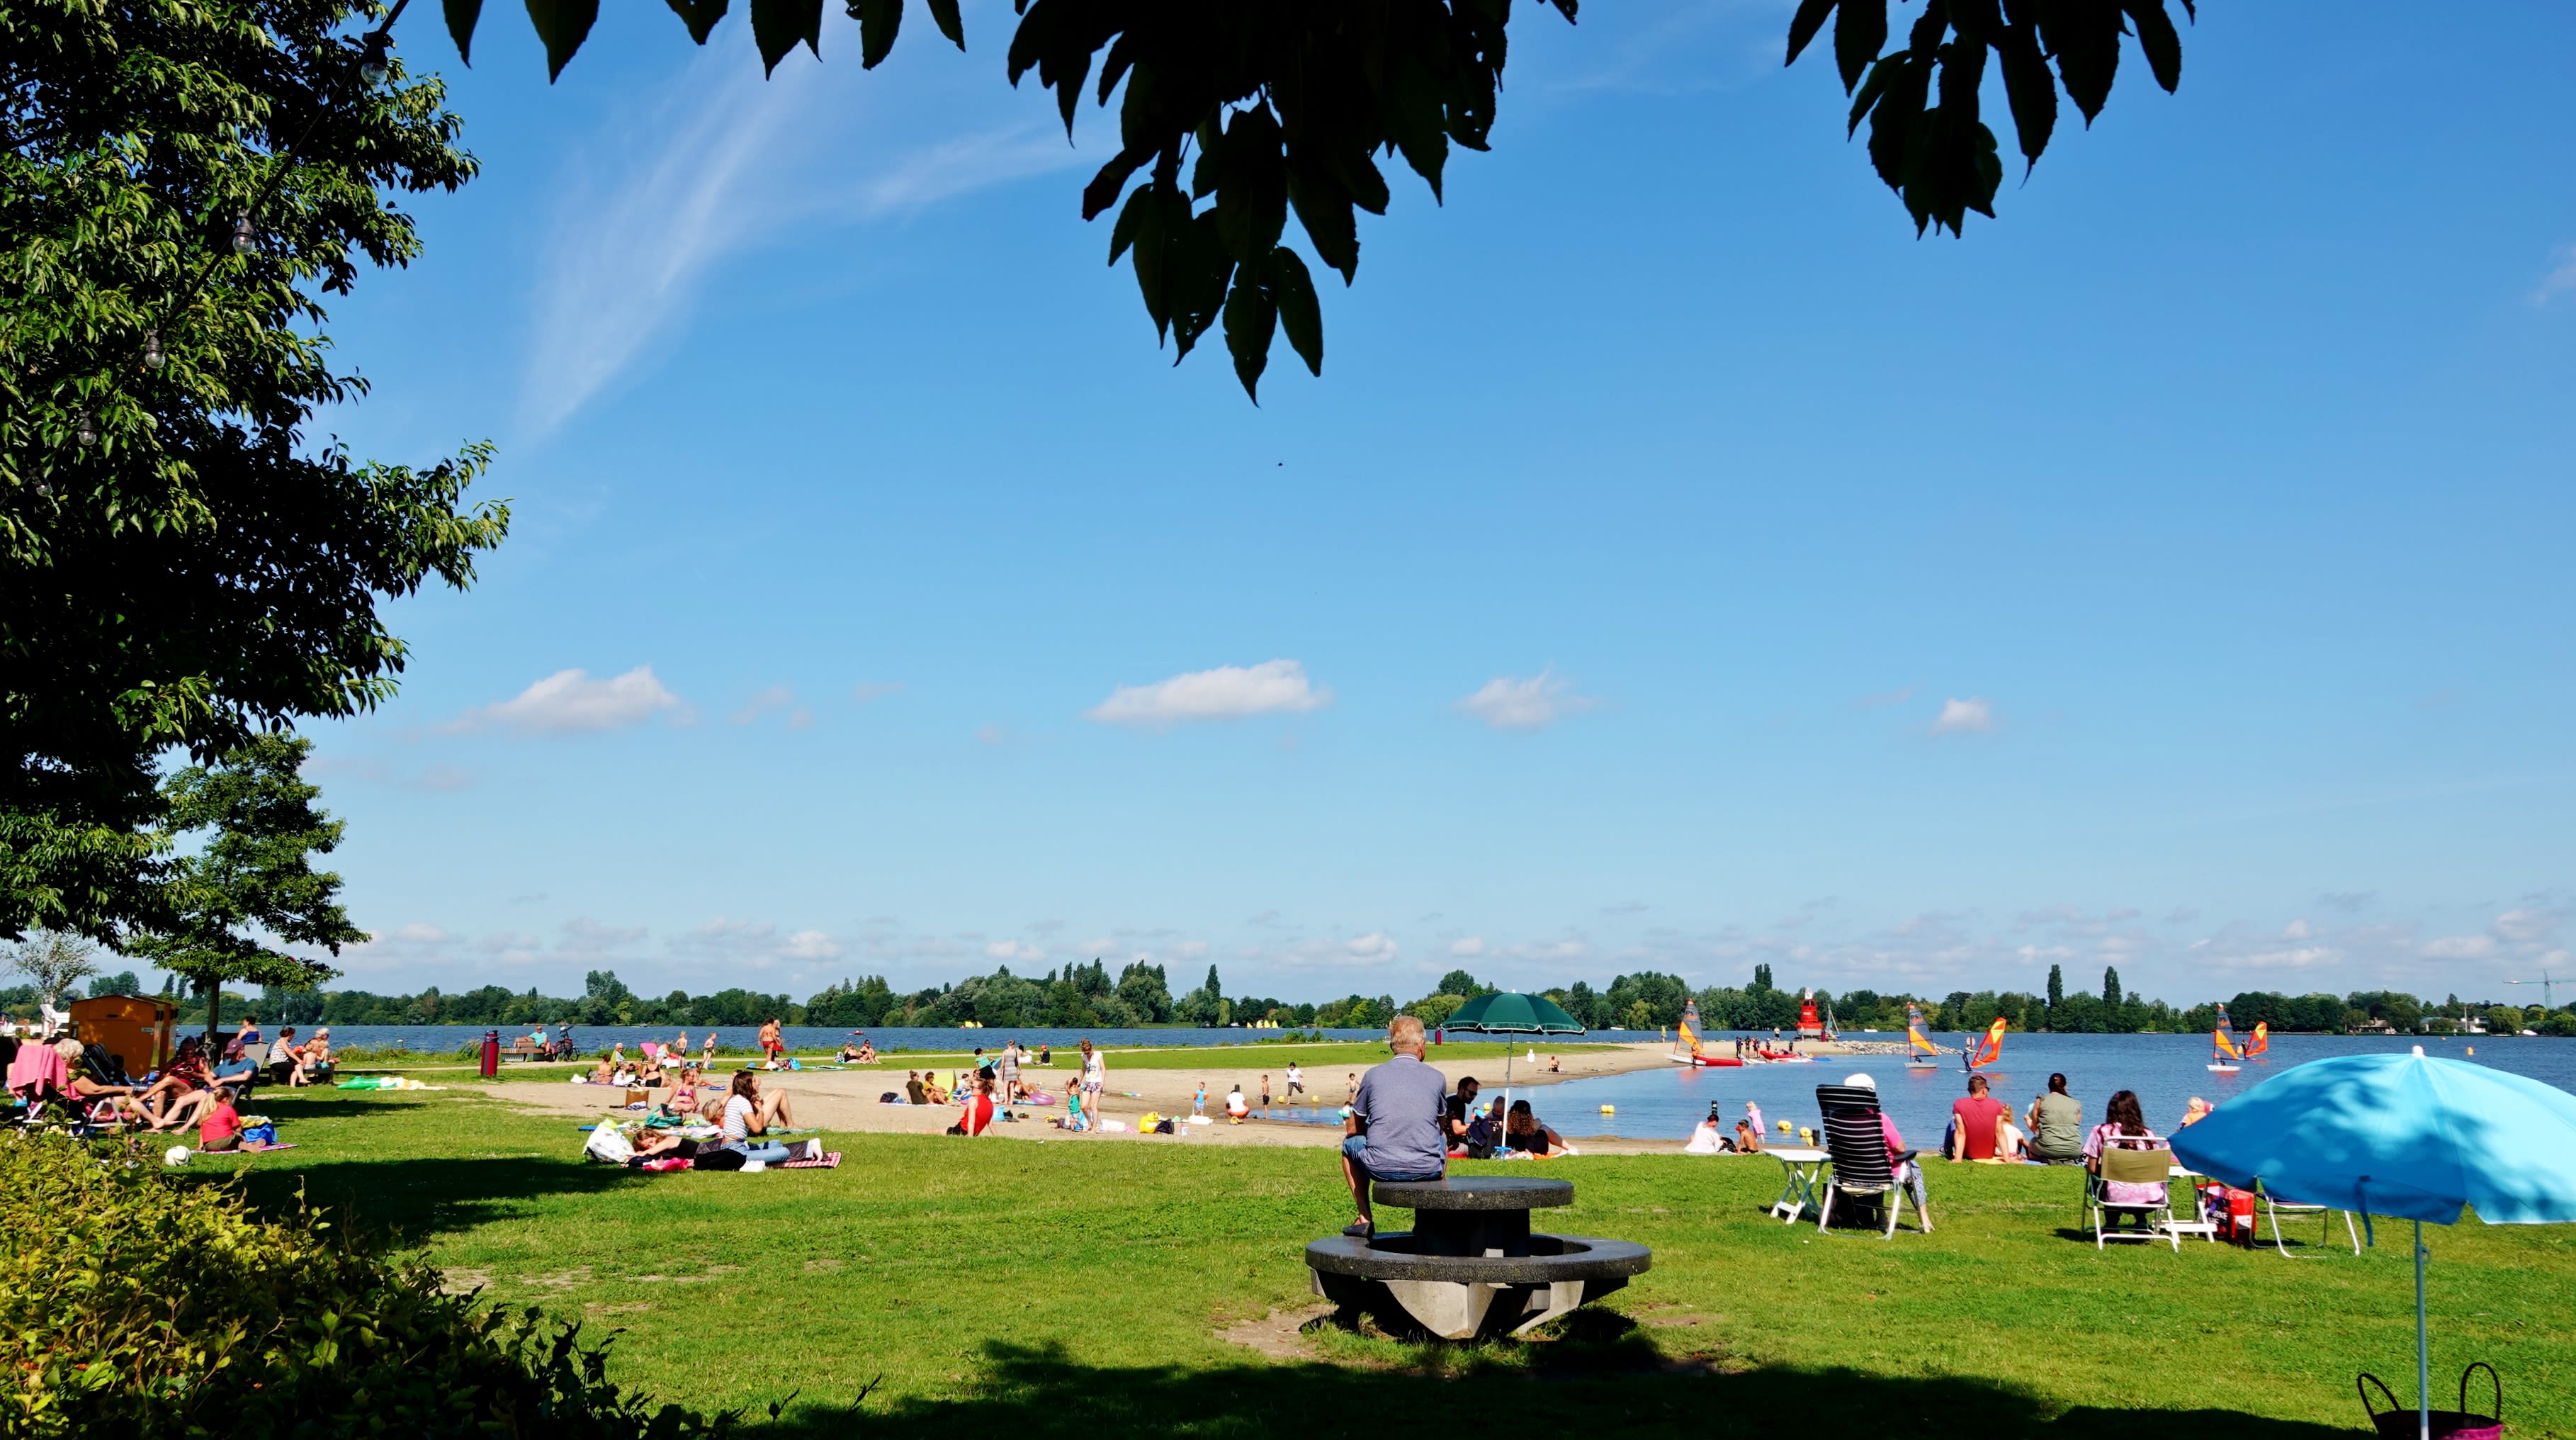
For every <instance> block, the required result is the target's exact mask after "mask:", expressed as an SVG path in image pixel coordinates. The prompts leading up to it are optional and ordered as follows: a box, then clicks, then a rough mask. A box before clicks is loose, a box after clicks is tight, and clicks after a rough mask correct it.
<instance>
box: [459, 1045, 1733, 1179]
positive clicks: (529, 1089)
mask: <svg viewBox="0 0 2576 1440" xmlns="http://www.w3.org/2000/svg"><path fill="white" fill-rule="evenodd" d="M1665 1050H1666V1047H1665V1046H1663V1045H1659V1044H1655V1043H1652V1042H1648V1043H1644V1044H1637V1045H1623V1046H1619V1047H1617V1048H1616V1049H1608V1050H1593V1051H1587V1052H1584V1053H1580V1054H1569V1055H1564V1056H1561V1057H1560V1063H1561V1064H1562V1065H1563V1067H1564V1068H1563V1070H1562V1071H1561V1072H1560V1073H1557V1074H1553V1075H1551V1074H1547V1073H1545V1071H1544V1069H1543V1067H1544V1066H1545V1064H1546V1063H1547V1056H1548V1052H1547V1051H1546V1050H1544V1049H1541V1050H1539V1051H1538V1052H1537V1053H1538V1056H1539V1061H1538V1064H1536V1065H1531V1064H1528V1063H1526V1062H1522V1061H1516V1062H1514V1064H1513V1066H1512V1088H1513V1093H1514V1095H1516V1096H1517V1095H1519V1094H1521V1093H1523V1092H1525V1091H1526V1092H1528V1093H1530V1095H1531V1103H1532V1105H1533V1106H1534V1107H1535V1108H1536V1110H1537V1111H1538V1114H1539V1117H1540V1118H1541V1119H1543V1120H1546V1121H1548V1123H1550V1124H1552V1125H1554V1126H1555V1127H1556V1128H1557V1129H1558V1130H1559V1131H1561V1132H1563V1133H1565V1134H1566V1135H1568V1136H1574V1135H1577V1134H1579V1133H1580V1131H1581V1130H1583V1129H1584V1128H1587V1127H1585V1126H1584V1125H1582V1124H1581V1123H1580V1122H1579V1121H1577V1120H1576V1118H1575V1117H1573V1116H1566V1117H1563V1118H1562V1119H1560V1118H1558V1117H1555V1116H1551V1115H1549V1114H1548V1110H1547V1101H1546V1087H1547V1086H1549V1085H1551V1084H1554V1083H1556V1082H1559V1081H1564V1080H1576V1079H1581V1078H1583V1077H1585V1076H1591V1075H1616V1074H1621V1073H1624V1072H1627V1071H1632V1070H1650V1069H1654V1068H1656V1067H1658V1066H1662V1065H1666V1064H1669V1063H1671V1062H1670V1061H1668V1060H1666V1059H1665V1058H1664V1053H1665ZM1118 1053H1119V1052H1116V1051H1111V1052H1108V1061H1107V1063H1108V1089H1107V1091H1106V1092H1105V1095H1104V1100H1103V1103H1102V1106H1101V1109H1102V1112H1103V1113H1104V1114H1105V1115H1107V1117H1108V1118H1110V1119H1113V1120H1124V1121H1126V1122H1128V1123H1129V1124H1131V1125H1132V1124H1134V1123H1135V1122H1136V1120H1137V1118H1138V1117H1139V1116H1142V1115H1144V1114H1145V1113H1146V1112H1148V1111H1152V1112H1155V1113H1157V1114H1161V1115H1166V1116H1177V1115H1187V1114H1189V1113H1190V1099H1191V1096H1192V1095H1193V1094H1195V1093H1196V1091H1197V1088H1198V1086H1199V1084H1200V1082H1202V1081H1204V1082H1206V1084H1207V1087H1208V1113H1209V1114H1210V1115H1211V1116H1213V1117H1215V1118H1214V1119H1213V1121H1212V1123H1209V1124H1205V1125H1190V1126H1188V1127H1187V1128H1188V1130H1189V1132H1190V1133H1189V1141H1188V1143H1206V1144H1218V1145H1302V1146H1309V1147H1314V1148H1318V1149H1326V1148H1331V1147H1333V1146H1337V1145H1339V1144H1340V1143H1341V1135H1342V1132H1341V1126H1340V1125H1339V1124H1338V1123H1333V1124H1320V1125H1319V1124H1309V1123H1304V1118H1303V1117H1305V1116H1306V1115H1307V1114H1308V1113H1309V1110H1308V1107H1307V1106H1304V1105H1301V1106H1300V1107H1299V1115H1300V1117H1301V1118H1300V1119H1299V1120H1294V1121H1291V1120H1285V1119H1276V1120H1268V1121H1264V1120H1261V1119H1258V1118H1255V1119H1252V1120H1249V1121H1246V1122H1245V1123H1243V1124H1241V1125H1230V1124H1227V1123H1226V1121H1225V1119H1224V1108H1225V1093H1226V1090H1227V1088H1228V1087H1229V1086H1231V1085H1233V1084H1234V1083H1236V1082H1238V1081H1240V1082H1241V1083H1242V1085H1243V1093H1244V1096H1245V1098H1246V1099H1248V1100H1250V1101H1251V1102H1252V1104H1253V1106H1254V1107H1255V1112H1256V1115H1257V1114H1258V1109H1259V1106H1260V1103H1261V1089H1260V1085H1261V1076H1262V1074H1263V1071H1262V1069H1261V1067H1262V1066H1264V1065H1268V1066H1270V1067H1272V1068H1271V1069H1270V1070H1269V1072H1268V1073H1269V1076H1270V1084H1271V1096H1272V1100H1273V1105H1274V1113H1279V1111H1280V1110H1281V1109H1282V1108H1284V1104H1285V1101H1286V1098H1287V1090H1288V1084H1287V1081H1286V1080H1285V1079H1284V1078H1283V1076H1284V1074H1285V1070H1284V1063H1285V1060H1286V1056H1285V1055H1283V1054H1281V1053H1280V1052H1278V1051H1270V1052H1268V1053H1260V1054H1254V1053H1243V1054H1239V1055H1238V1056H1236V1057H1234V1058H1235V1059H1236V1060H1237V1061H1238V1063H1235V1064H1228V1065H1205V1066H1195V1067H1191V1068H1188V1069H1173V1070H1161V1069H1156V1070H1146V1069H1130V1070H1121V1069H1120V1068H1119V1064H1118ZM1223 1053H1224V1052H1223V1051H1222V1050H1215V1049H1212V1050H1211V1052H1210V1058H1211V1059H1215V1058H1218V1057H1219V1056H1221V1055H1223ZM1430 1058H1431V1063H1432V1064H1433V1065H1434V1066H1436V1067H1437V1068H1438V1069H1439V1070H1440V1072H1441V1073H1442V1074H1444V1075H1446V1076H1448V1077H1449V1079H1450V1081H1451V1082H1452V1083H1453V1084H1454V1083H1455V1082H1457V1081H1458V1080H1459V1079H1461V1078H1463V1077H1465V1076H1468V1075H1473V1076H1475V1077H1476V1078H1477V1079H1479V1080H1481V1081H1483V1082H1484V1083H1485V1085H1486V1086H1487V1087H1488V1092H1487V1093H1488V1094H1491V1093H1493V1087H1495V1086H1499V1085H1500V1084H1501V1082H1502V1066H1501V1064H1500V1063H1499V1062H1497V1061H1495V1060H1492V1059H1490V1058H1488V1059H1484V1060H1474V1061H1459V1060H1444V1059H1441V1058H1440V1057H1439V1055H1438V1053H1437V1051H1436V1050H1435V1051H1434V1052H1433V1054H1432V1056H1431V1057H1430ZM1072 1059H1073V1057H1072V1055H1071V1052H1061V1053H1059V1054H1058V1055H1057V1056H1056V1064H1055V1065H1054V1066H1052V1067H1043V1066H1032V1067H1029V1068H1027V1069H1025V1070H1023V1071H1022V1078H1023V1079H1024V1080H1025V1081H1027V1082H1028V1083H1030V1084H1033V1085H1036V1086H1038V1087H1039V1088H1041V1089H1044V1090H1046V1091H1048V1092H1050V1093H1055V1094H1059V1095H1060V1094H1061V1092H1062V1089H1063V1087H1064V1086H1065V1085H1067V1084H1069V1083H1071V1080H1072V1078H1073V1077H1074V1076H1075V1075H1076V1074H1078V1073H1079V1072H1078V1069H1077V1067H1076V1066H1075V1065H1074V1064H1072V1063H1069V1062H1070V1061H1071V1060H1072ZM910 1068H912V1067H908V1066H905V1065H903V1064H900V1063H896V1062H893V1061H887V1062H880V1063H878V1064H875V1065H869V1066H865V1067H855V1068H852V1069H847V1070H802V1071H792V1072H789V1071H781V1072H776V1073H764V1074H762V1075H761V1077H760V1085H761V1089H762V1091H763V1092H764V1093H766V1092H768V1091H771V1090H784V1091H786V1092H787V1094H788V1095H789V1096H790V1097H792V1099H791V1103H792V1105H793V1107H794V1112H795V1117H796V1123H797V1125H798V1126H799V1127H800V1128H818V1129H820V1130H822V1131H823V1132H824V1133H825V1134H826V1135H829V1134H830V1133H832V1132H834V1131H849V1130H861V1131H871V1132H877V1133H909V1134H916V1135H937V1134H939V1133H941V1132H943V1131H945V1130H946V1129H947V1128H948V1127H949V1126H951V1125H953V1124H955V1123H957V1110H956V1108H955V1107H953V1106H947V1105H927V1106H925V1105H888V1104H884V1103H882V1102H881V1101H880V1100H879V1099H878V1097H879V1096H880V1095H883V1094H884V1093H885V1092H886V1091H889V1090H892V1091H895V1092H897V1093H901V1091H902V1090H903V1082H904V1077H905V1074H906V1073H907V1071H908V1070H909V1069H910ZM1363 1070H1364V1067H1357V1066H1350V1065H1341V1066H1334V1067H1318V1066H1309V1067H1307V1070H1306V1077H1305V1078H1306V1086H1307V1089H1308V1091H1309V1094H1310V1096H1311V1098H1312V1101H1313V1104H1314V1106H1316V1107H1320V1108H1321V1110H1322V1111H1323V1112H1325V1114H1326V1116H1327V1117H1328V1118H1329V1117H1330V1115H1331V1112H1333V1111H1335V1110H1338V1109H1339V1108H1340V1107H1341V1105H1342V1102H1343V1098H1344V1095H1345V1092H1346V1091H1347V1089H1348V1086H1349V1077H1350V1076H1351V1075H1353V1074H1355V1073H1362V1072H1363ZM940 1073H941V1078H942V1079H943V1080H947V1079H951V1078H953V1077H954V1075H955V1073H956V1072H955V1071H954V1070H953V1069H949V1068H945V1067H943V1068H942V1070H941V1072H940ZM729 1074H730V1071H719V1072H718V1075H719V1076H724V1075H729ZM493 1093H494V1094H496V1095H498V1096H499V1097H500V1098H501V1099H504V1100H507V1101H510V1102H511V1103H513V1104H518V1105H523V1106H528V1107H530V1108H534V1109H539V1110H544V1111H548V1112H551V1113H554V1114H560V1115H565V1116H578V1117H580V1118H581V1119H582V1120H583V1121H585V1122H587V1121H590V1120H595V1119H598V1118H599V1117H600V1116H601V1115H603V1114H606V1113H607V1112H609V1111H610V1110H611V1109H613V1108H614V1107H615V1106H617V1105H619V1104H622V1103H623V1102H624V1100H625V1092H624V1091H623V1090H617V1089H612V1088H610V1087H606V1086H593V1085H572V1084H566V1083H562V1082H555V1083H539V1082H535V1081H526V1082H519V1083H504V1084H501V1085H499V1086H496V1087H494V1091H493ZM668 1093H669V1092H667V1091H661V1090H657V1091H654V1092H653V1098H654V1099H655V1100H657V1101H659V1100H661V1099H663V1098H665V1097H666V1096H667V1095H668ZM1012 1113H1014V1114H1017V1115H1022V1116H1025V1117H1026V1118H1025V1119H1023V1120H1021V1121H1019V1122H1017V1123H1012V1124H1003V1123H999V1122H996V1123H995V1124H994V1126H993V1128H992V1129H991V1130H990V1131H988V1132H986V1133H987V1134H990V1135H997V1136H1004V1137H1008V1138H1011V1139H1019V1140H1070V1141H1076V1142H1079V1143H1084V1144H1091V1143H1101V1144H1114V1143H1118V1142H1122V1141H1137V1140H1140V1139H1141V1140H1145V1141H1147V1142H1149V1143H1150V1142H1155V1141H1159V1142H1161V1143H1166V1144H1172V1143H1182V1142H1181V1140H1180V1137H1178V1136H1169V1137H1165V1136H1151V1137H1140V1136H1136V1135H1133V1134H1127V1135H1120V1134H1114V1133H1108V1134H1086V1135H1068V1134H1066V1133H1065V1132H1064V1131H1062V1130H1060V1129H1058V1128H1056V1127H1055V1126H1053V1125H1050V1124H1048V1123H1047V1121H1048V1119H1049V1118H1050V1117H1054V1116H1060V1115H1062V1114H1063V1113H1064V1107H1063V1106H1062V1105H1061V1104H1056V1105H1018V1106H1014V1107H1012ZM1569 1122H1573V1123H1569ZM1682 1139H1683V1137H1681V1136H1678V1135H1677V1136H1674V1137H1672V1138H1671V1139H1669V1140H1634V1139H1630V1140H1609V1139H1599V1140H1584V1141H1581V1142H1580V1146H1581V1148H1582V1149H1584V1150H1586V1151H1593V1152H1603V1153H1609V1152H1616V1153H1639V1152H1648V1151H1661V1150H1675V1151H1678V1150H1679V1149H1680V1148H1681V1144H1682Z"/></svg>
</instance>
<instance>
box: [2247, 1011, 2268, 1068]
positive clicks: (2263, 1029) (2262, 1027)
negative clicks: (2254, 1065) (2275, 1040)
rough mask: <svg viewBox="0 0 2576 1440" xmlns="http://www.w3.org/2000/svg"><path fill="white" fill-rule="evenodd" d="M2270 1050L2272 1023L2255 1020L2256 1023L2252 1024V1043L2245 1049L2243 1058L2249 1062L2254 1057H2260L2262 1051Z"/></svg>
mask: <svg viewBox="0 0 2576 1440" xmlns="http://www.w3.org/2000/svg"><path fill="white" fill-rule="evenodd" d="M2271 1048H2272V1022H2271V1021H2269V1020H2257V1021H2255V1022H2254V1043H2253V1044H2251V1045H2248V1046H2246V1047H2245V1058H2247V1059H2249V1060H2250V1059H2252V1058H2254V1057H2255V1056H2257V1055H2260V1054H2262V1053H2263V1052H2264V1051H2266V1050H2269V1049H2271Z"/></svg>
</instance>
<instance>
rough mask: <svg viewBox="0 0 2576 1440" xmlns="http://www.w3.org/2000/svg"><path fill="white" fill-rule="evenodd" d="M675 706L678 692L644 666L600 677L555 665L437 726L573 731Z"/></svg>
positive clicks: (615, 725)
mask: <svg viewBox="0 0 2576 1440" xmlns="http://www.w3.org/2000/svg"><path fill="white" fill-rule="evenodd" d="M680 708H681V707H680V697H679V696H677V695H674V694H672V693H671V692H670V690H669V689H668V688H667V687H665V686H664V685H663V684H662V682H661V681H660V680H659V679H657V678H655V676H654V674H653V667H652V666H650V665H638V666H636V667H635V668H634V669H632V670H629V671H627V672H626V673H625V674H623V675H615V676H611V677H609V678H608V679H605V680H593V679H592V678H590V672H589V671H587V670H558V671H556V672H555V673H553V674H552V675H549V676H547V677H546V678H544V679H543V680H539V681H537V682H536V683H535V684H533V685H530V686H529V687H528V688H527V689H525V690H522V691H520V692H519V693H518V694H517V695H515V696H512V697H511V698H510V699H507V700H502V701H498V702H495V703H493V704H490V705H484V706H479V707H477V708H475V709H472V710H468V711H466V712H465V713H464V714H463V715H460V716H458V717H457V718H456V719H454V720H451V721H449V722H448V723H447V724H446V725H445V726H444V727H442V728H444V729H446V730H448V731H451V732H463V731H473V730H505V731H509V732H512V733H515V734H521V735H577V734H585V733H597V732H600V731H606V730H622V729H625V728H626V727H627V726H630V725H641V724H643V723H644V722H645V721H647V720H650V719H652V718H653V717H654V716H655V715H658V714H661V713H663V712H665V711H676V710H678V709H680Z"/></svg>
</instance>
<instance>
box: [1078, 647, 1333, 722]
mask: <svg viewBox="0 0 2576 1440" xmlns="http://www.w3.org/2000/svg"><path fill="white" fill-rule="evenodd" d="M1332 703H1333V692H1332V690H1331V688H1330V687H1328V686H1322V685H1317V684H1315V683H1314V682H1313V681H1311V680H1309V679H1307V678H1306V667H1305V666H1303V665H1301V664H1299V663H1298V662H1296V661H1294V660H1264V661H1262V662H1261V663H1260V664H1258V665H1219V666H1218V667H1216V668H1215V669H1213V670H1192V671H1190V672H1188V673H1187V674H1182V675H1175V676H1173V677H1172V678H1170V679H1169V680H1157V681H1155V682H1154V683H1153V684H1151V685H1121V686H1119V687H1118V688H1117V689H1115V690H1112V691H1111V692H1109V698H1108V699H1106V700H1103V701H1101V702H1100V703H1099V704H1098V705H1095V706H1093V707H1092V708H1091V709H1090V710H1088V711H1086V712H1084V713H1085V714H1086V715H1087V716H1088V717H1089V718H1091V719H1093V720H1097V721H1099V722H1100V723H1101V724H1103V725H1130V726H1134V727H1137V728H1139V729H1146V730H1163V729H1169V728H1170V727H1171V726H1174V725H1178V724H1182V723H1184V722H1187V721H1195V720H1240V719H1242V718H1244V717H1245V716H1248V715H1273V714H1301V713H1303V712H1305V711H1309V710H1320V709H1322V708H1323V707H1325V706H1327V705H1330V704H1332Z"/></svg>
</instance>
